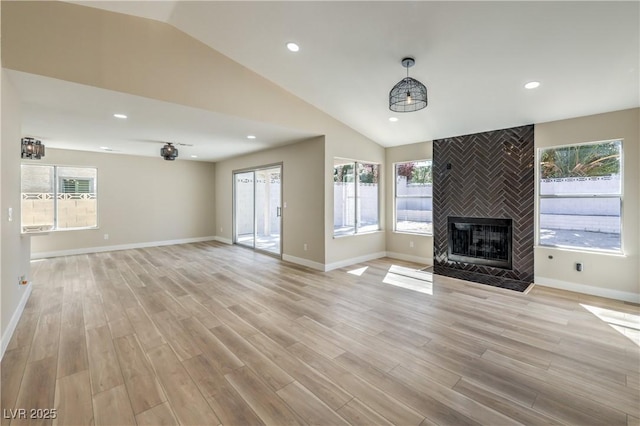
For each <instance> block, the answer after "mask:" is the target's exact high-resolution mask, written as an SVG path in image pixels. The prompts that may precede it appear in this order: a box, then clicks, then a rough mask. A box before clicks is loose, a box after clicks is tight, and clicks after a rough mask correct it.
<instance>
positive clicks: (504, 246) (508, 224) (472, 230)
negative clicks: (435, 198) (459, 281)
mask: <svg viewBox="0 0 640 426" xmlns="http://www.w3.org/2000/svg"><path fill="white" fill-rule="evenodd" d="M511 228H512V220H511V219H497V218H485V217H455V216H449V217H448V218H447V233H448V239H449V247H448V259H449V260H450V261H454V262H464V263H473V264H476V265H485V266H493V267H496V268H504V269H512V263H511V239H512V232H511Z"/></svg>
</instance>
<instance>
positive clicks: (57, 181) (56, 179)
mask: <svg viewBox="0 0 640 426" xmlns="http://www.w3.org/2000/svg"><path fill="white" fill-rule="evenodd" d="M25 166H27V167H49V168H51V169H53V197H52V199H53V228H51V229H46V230H35V231H25V230H24V227H25V225H24V224H23V223H22V201H23V195H22V194H24V192H23V191H22V181H23V178H22V170H23V167H25ZM60 168H77V169H93V170H95V177H80V176H77V177H70V176H67V175H64V176H62V175H60V174H59V173H58V169H60ZM69 178H72V179H73V178H75V179H79V180H88V181H89V183H90V185H91V186H93V189H94V192H93V193H91V192H88V193H81V194H94V197H95V200H96V213H95V215H96V224H95V225H94V226H81V227H75V228H60V227H59V226H58V200H59V198H60V197H59V196H60V195H64V194H70V193H67V192H64V191H63V190H62V189H63V188H62V186H63V183H62V182H63V179H69ZM20 201H21V205H20V210H21V212H20V232H21V233H22V234H28V235H32V234H48V233H50V232H65V231H82V230H88V229H99V228H100V216H99V211H100V210H99V208H98V205H99V199H98V168H97V167H96V166H70V165H58V164H37V163H33V162H23V163H22V164H20ZM27 226H28V225H27Z"/></svg>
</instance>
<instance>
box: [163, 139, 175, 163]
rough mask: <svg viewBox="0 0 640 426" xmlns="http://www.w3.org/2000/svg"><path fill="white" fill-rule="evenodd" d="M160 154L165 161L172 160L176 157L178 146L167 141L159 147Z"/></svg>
mask: <svg viewBox="0 0 640 426" xmlns="http://www.w3.org/2000/svg"><path fill="white" fill-rule="evenodd" d="M160 155H161V156H162V158H164V159H165V160H167V161H173V160H175V159H176V158H177V157H178V148H176V147H175V146H173V144H172V143H167V144H166V145H165V146H163V147H162V148H161V149H160Z"/></svg>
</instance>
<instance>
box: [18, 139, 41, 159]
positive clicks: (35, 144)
mask: <svg viewBox="0 0 640 426" xmlns="http://www.w3.org/2000/svg"><path fill="white" fill-rule="evenodd" d="M21 144H22V151H21V153H20V156H21V157H22V158H27V159H30V160H39V159H41V158H42V157H44V145H43V144H42V142H41V141H39V140H37V139H34V138H22V141H21Z"/></svg>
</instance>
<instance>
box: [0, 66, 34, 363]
mask: <svg viewBox="0 0 640 426" xmlns="http://www.w3.org/2000/svg"><path fill="white" fill-rule="evenodd" d="M0 72H1V74H2V75H1V78H2V83H1V86H0V89H1V90H0V91H1V92H2V95H1V96H2V109H1V112H2V116H1V120H2V132H1V136H0V137H1V138H2V139H1V141H0V144H1V145H0V153H1V154H0V161H1V162H2V168H1V170H2V180H1V181H0V184H1V192H2V195H1V197H0V223H1V226H2V227H1V229H0V232H1V233H2V244H1V245H2V248H1V250H0V265H1V266H0V267H1V278H2V280H1V281H0V306H1V310H0V332H1V336H2V340H1V347H0V355H2V354H4V350H5V348H6V347H7V345H8V344H9V339H10V338H11V334H12V333H13V330H14V329H15V326H16V324H17V322H18V319H19V318H20V314H21V313H22V308H23V307H24V304H25V303H26V301H27V298H28V296H29V293H30V292H31V285H30V284H29V285H28V286H20V285H18V277H21V276H22V275H24V276H25V277H26V279H27V280H30V279H31V278H30V271H29V249H30V244H29V237H22V236H21V235H20V138H21V109H20V100H19V97H18V93H17V91H16V88H15V87H14V86H13V84H12V83H11V79H10V78H9V76H8V75H7V73H6V72H5V71H4V70H1V71H0ZM9 209H12V210H13V215H12V216H13V220H12V221H11V222H10V221H9V217H8V210H9Z"/></svg>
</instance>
